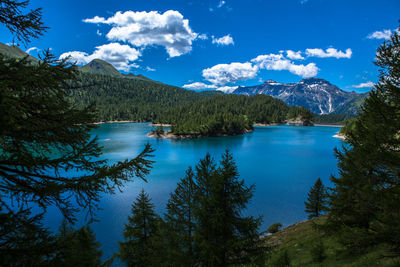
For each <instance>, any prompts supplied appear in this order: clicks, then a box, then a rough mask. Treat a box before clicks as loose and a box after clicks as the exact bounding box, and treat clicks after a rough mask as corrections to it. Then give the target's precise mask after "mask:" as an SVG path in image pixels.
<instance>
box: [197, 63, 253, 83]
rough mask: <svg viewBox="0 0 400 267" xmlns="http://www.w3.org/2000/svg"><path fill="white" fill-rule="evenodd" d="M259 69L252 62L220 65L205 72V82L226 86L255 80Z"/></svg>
mask: <svg viewBox="0 0 400 267" xmlns="http://www.w3.org/2000/svg"><path fill="white" fill-rule="evenodd" d="M257 72H258V67H257V66H253V65H252V64H251V63H250V62H246V63H238V62H233V63H230V64H218V65H215V66H213V67H211V68H208V69H204V70H203V77H204V79H205V80H207V81H209V82H211V83H212V84H215V85H220V86H222V85H225V84H228V83H235V82H237V81H245V80H249V79H253V78H255V77H256V76H257Z"/></svg>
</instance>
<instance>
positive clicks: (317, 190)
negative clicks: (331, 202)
mask: <svg viewBox="0 0 400 267" xmlns="http://www.w3.org/2000/svg"><path fill="white" fill-rule="evenodd" d="M327 197H328V195H327V193H326V189H325V186H324V185H323V184H322V181H321V179H320V178H318V179H317V181H316V182H315V183H314V185H313V186H312V187H311V189H310V192H309V193H308V197H307V201H306V202H304V204H305V206H306V210H305V211H306V212H307V213H308V219H312V218H315V217H319V216H321V215H322V214H323V213H324V212H325V211H326V210H327Z"/></svg>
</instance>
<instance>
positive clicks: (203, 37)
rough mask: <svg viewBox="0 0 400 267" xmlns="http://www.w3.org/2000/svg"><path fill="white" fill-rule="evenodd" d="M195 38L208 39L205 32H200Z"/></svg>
mask: <svg viewBox="0 0 400 267" xmlns="http://www.w3.org/2000/svg"><path fill="white" fill-rule="evenodd" d="M197 39H200V40H207V39H208V36H207V34H205V33H202V34H199V35H197Z"/></svg>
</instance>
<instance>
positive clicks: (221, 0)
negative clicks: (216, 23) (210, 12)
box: [217, 0, 226, 8]
mask: <svg viewBox="0 0 400 267" xmlns="http://www.w3.org/2000/svg"><path fill="white" fill-rule="evenodd" d="M225 4H226V2H225V1H224V0H220V1H219V4H218V6H217V7H218V8H221V7H222V6H223V5H225Z"/></svg>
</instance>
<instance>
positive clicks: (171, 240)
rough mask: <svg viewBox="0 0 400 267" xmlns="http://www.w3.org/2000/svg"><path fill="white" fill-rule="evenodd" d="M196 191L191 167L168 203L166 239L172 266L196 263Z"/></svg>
mask: <svg viewBox="0 0 400 267" xmlns="http://www.w3.org/2000/svg"><path fill="white" fill-rule="evenodd" d="M196 189H197V186H196V184H195V181H194V172H193V170H192V168H191V167H189V168H188V170H187V171H186V175H185V177H184V178H183V179H181V180H180V182H179V183H178V184H177V187H176V189H175V191H174V192H173V193H172V194H171V196H170V199H169V200H168V203H167V213H166V215H165V223H166V225H167V237H166V238H167V246H168V262H169V264H171V265H172V266H193V265H194V263H195V262H196V255H195V248H194V232H195V226H196V225H195V223H196V221H195V216H194V207H195V198H194V197H195V193H196Z"/></svg>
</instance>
